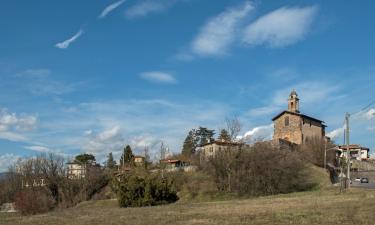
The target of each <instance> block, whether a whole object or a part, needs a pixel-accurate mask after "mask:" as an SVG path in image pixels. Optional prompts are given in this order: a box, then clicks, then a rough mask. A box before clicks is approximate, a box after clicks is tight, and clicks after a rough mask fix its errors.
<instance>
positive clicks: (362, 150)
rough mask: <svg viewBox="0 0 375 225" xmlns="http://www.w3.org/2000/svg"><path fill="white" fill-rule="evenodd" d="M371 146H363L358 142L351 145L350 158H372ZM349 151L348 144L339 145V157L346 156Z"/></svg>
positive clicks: (359, 159)
mask: <svg viewBox="0 0 375 225" xmlns="http://www.w3.org/2000/svg"><path fill="white" fill-rule="evenodd" d="M369 151H370V149H369V148H366V147H363V146H361V145H358V144H352V145H349V152H350V158H351V159H354V160H358V161H365V160H367V159H369V158H370V155H369ZM347 152H348V146H347V145H339V146H338V150H337V151H336V153H337V157H340V158H341V157H346V156H347Z"/></svg>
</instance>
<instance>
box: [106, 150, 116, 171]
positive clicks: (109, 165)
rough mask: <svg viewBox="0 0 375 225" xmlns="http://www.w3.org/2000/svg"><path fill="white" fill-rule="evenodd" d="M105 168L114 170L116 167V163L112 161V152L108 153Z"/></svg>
mask: <svg viewBox="0 0 375 225" xmlns="http://www.w3.org/2000/svg"><path fill="white" fill-rule="evenodd" d="M106 166H107V168H109V169H114V168H115V167H116V161H115V160H114V159H113V154H112V152H110V153H109V154H108V159H107V162H106Z"/></svg>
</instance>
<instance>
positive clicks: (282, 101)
mask: <svg viewBox="0 0 375 225" xmlns="http://www.w3.org/2000/svg"><path fill="white" fill-rule="evenodd" d="M339 89H340V87H339V86H337V85H332V84H328V83H323V82H317V81H308V82H303V83H297V84H295V85H292V86H289V87H286V88H282V89H279V90H276V91H275V92H274V93H273V95H272V96H271V97H269V98H266V99H265V100H266V101H267V103H268V105H266V106H261V107H258V108H253V109H251V110H250V111H249V113H248V114H249V115H250V116H264V115H271V114H274V113H277V112H280V111H281V110H283V109H284V110H286V109H287V100H288V96H289V94H290V92H291V91H292V90H296V91H297V93H298V96H299V97H300V101H301V103H300V107H301V108H304V109H309V108H316V103H320V102H321V101H323V100H324V101H325V102H327V103H328V102H330V101H332V99H334V98H335V97H337V95H336V94H335V93H336V92H337V91H338V90H339Z"/></svg>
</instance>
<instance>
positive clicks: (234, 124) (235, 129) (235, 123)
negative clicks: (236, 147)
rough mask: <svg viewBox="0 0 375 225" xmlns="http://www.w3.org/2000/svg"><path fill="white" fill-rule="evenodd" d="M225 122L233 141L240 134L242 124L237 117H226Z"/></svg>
mask: <svg viewBox="0 0 375 225" xmlns="http://www.w3.org/2000/svg"><path fill="white" fill-rule="evenodd" d="M225 123H226V125H227V129H226V130H227V131H228V133H229V137H230V139H231V141H235V140H236V138H237V136H238V134H239V133H240V132H241V129H242V124H241V122H240V120H239V119H238V118H237V117H233V118H226V119H225Z"/></svg>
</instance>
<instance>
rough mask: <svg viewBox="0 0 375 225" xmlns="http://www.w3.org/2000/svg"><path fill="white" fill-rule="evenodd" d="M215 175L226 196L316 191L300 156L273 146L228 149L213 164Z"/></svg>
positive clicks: (212, 169)
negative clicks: (232, 194) (313, 189)
mask: <svg viewBox="0 0 375 225" xmlns="http://www.w3.org/2000/svg"><path fill="white" fill-rule="evenodd" d="M210 165H211V169H210V170H209V171H210V172H211V175H212V176H213V177H214V179H215V183H216V185H217V188H218V189H219V190H220V191H222V192H230V193H237V194H240V195H252V196H258V195H270V194H271V195H272V194H278V193H289V192H294V191H303V190H307V189H310V188H313V187H314V186H315V184H312V183H311V182H310V179H309V176H308V174H307V173H306V166H305V163H304V162H303V161H302V160H300V158H299V156H298V154H297V153H296V152H292V151H289V150H280V149H279V148H277V147H274V146H272V145H271V144H269V143H262V144H256V145H254V146H252V147H247V148H244V149H241V150H233V149H227V150H223V151H220V152H218V153H217V154H216V155H215V157H214V158H212V159H211V160H210Z"/></svg>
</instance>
